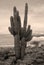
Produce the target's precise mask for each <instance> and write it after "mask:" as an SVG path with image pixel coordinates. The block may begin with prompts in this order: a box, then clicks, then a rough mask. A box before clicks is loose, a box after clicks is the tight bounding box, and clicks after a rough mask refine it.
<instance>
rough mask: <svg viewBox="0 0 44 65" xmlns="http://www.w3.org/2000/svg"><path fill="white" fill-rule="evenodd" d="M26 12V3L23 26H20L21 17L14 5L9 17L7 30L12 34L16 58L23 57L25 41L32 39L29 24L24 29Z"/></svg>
mask: <svg viewBox="0 0 44 65" xmlns="http://www.w3.org/2000/svg"><path fill="white" fill-rule="evenodd" d="M27 14H28V4H27V3H26V5H25V17H24V25H23V28H22V27H21V19H20V16H19V12H18V10H17V9H16V7H14V8H13V16H11V17H10V24H11V27H9V31H10V33H11V34H12V35H13V36H14V44H15V54H16V58H17V59H18V58H23V57H24V55H25V48H26V43H27V41H30V40H31V39H32V30H31V29H30V25H29V26H28V29H27V30H26V27H27Z"/></svg>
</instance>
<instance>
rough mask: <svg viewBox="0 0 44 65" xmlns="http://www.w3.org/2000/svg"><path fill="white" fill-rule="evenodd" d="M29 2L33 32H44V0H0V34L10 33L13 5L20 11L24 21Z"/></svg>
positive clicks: (29, 23) (29, 15)
mask: <svg viewBox="0 0 44 65" xmlns="http://www.w3.org/2000/svg"><path fill="white" fill-rule="evenodd" d="M26 2H27V3H28V20H27V21H28V24H27V25H31V29H32V31H33V33H44V0H0V34H10V33H9V31H8V27H9V26H10V16H12V15H13V7H14V6H16V8H17V9H18V11H19V15H20V16H21V23H22V25H23V21H24V10H25V3H26Z"/></svg>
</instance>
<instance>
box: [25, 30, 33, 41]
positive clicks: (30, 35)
mask: <svg viewBox="0 0 44 65" xmlns="http://www.w3.org/2000/svg"><path fill="white" fill-rule="evenodd" d="M31 39H32V30H30V31H29V34H28V35H27V37H26V38H25V40H26V41H30V40H31Z"/></svg>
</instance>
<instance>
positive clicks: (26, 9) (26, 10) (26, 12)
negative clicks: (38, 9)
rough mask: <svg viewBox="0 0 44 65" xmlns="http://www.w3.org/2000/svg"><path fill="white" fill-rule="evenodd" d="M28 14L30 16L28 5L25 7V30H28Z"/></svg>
mask: <svg viewBox="0 0 44 65" xmlns="http://www.w3.org/2000/svg"><path fill="white" fill-rule="evenodd" d="M27 14H28V4H27V3H26V5H25V16H24V29H25V30H26V26H27Z"/></svg>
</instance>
